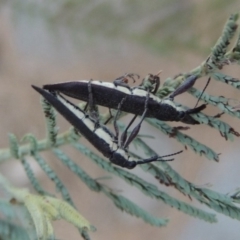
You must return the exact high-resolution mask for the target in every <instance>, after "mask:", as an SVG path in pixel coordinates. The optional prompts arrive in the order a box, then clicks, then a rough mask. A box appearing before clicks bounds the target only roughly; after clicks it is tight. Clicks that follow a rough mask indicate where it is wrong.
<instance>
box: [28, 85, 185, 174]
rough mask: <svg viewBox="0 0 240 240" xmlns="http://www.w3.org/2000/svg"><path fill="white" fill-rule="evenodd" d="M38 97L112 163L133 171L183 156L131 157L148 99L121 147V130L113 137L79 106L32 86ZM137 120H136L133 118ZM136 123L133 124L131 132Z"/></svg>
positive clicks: (58, 95)
mask: <svg viewBox="0 0 240 240" xmlns="http://www.w3.org/2000/svg"><path fill="white" fill-rule="evenodd" d="M32 87H33V88H34V89H35V90H36V91H37V92H38V93H40V94H41V95H42V96H43V97H44V98H45V99H46V100H47V101H48V102H49V103H50V104H51V105H52V106H53V107H54V108H55V109H56V110H57V111H58V112H59V113H60V114H61V115H62V116H63V117H64V118H65V119H66V120H67V121H68V122H69V123H70V124H71V125H73V126H74V127H75V129H77V131H79V132H80V134H82V135H83V136H84V137H85V138H86V139H87V140H88V141H89V142H90V143H91V144H92V145H93V146H94V147H95V148H96V149H98V150H99V151H100V152H101V153H102V154H103V155H104V156H105V157H107V158H108V159H109V160H110V161H111V162H112V163H114V164H116V165H118V166H121V167H124V168H128V169H132V168H134V167H135V166H137V165H139V164H145V163H150V162H156V161H172V160H173V159H166V160H164V159H163V158H164V157H169V156H173V155H176V154H179V153H181V152H182V151H179V152H177V153H173V154H169V155H165V156H162V157H161V156H152V157H150V158H146V159H136V158H133V157H131V156H130V155H129V154H128V151H127V148H128V146H129V144H130V143H131V141H132V140H133V139H134V138H135V137H136V136H137V134H138V132H139V130H140V126H141V123H142V121H143V119H144V117H145V114H146V112H147V105H148V100H149V98H148V97H147V98H146V101H145V104H144V111H143V114H142V117H141V120H140V122H139V124H138V125H137V126H136V127H135V128H134V129H133V131H132V133H131V134H130V135H129V137H128V138H127V137H126V135H127V131H124V132H123V135H124V136H122V137H121V141H120V143H118V141H117V140H118V130H116V135H114V134H113V133H112V132H111V131H110V130H109V129H108V128H107V127H106V126H105V125H102V124H101V123H100V122H99V121H98V120H96V119H94V118H92V117H91V116H90V115H88V114H86V113H85V112H84V111H83V110H81V109H80V108H78V107H77V106H76V105H74V104H73V103H71V102H70V101H68V100H67V99H65V98H64V97H63V96H61V95H60V94H58V93H55V92H49V91H47V90H44V89H41V88H39V87H36V86H32ZM124 101H125V100H122V101H120V104H118V113H117V115H118V114H119V111H120V108H121V106H122V104H123V102H124ZM134 118H135V117H134ZM116 119H117V117H115V119H114V126H115V129H116V128H117V124H116ZM132 122H133V121H131V122H130V124H129V125H128V127H127V128H126V129H128V128H129V127H130V125H131V124H132Z"/></svg>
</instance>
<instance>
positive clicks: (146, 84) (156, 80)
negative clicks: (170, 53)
mask: <svg viewBox="0 0 240 240" xmlns="http://www.w3.org/2000/svg"><path fill="white" fill-rule="evenodd" d="M159 74H160V72H159V73H157V74H156V75H154V74H151V73H149V74H148V75H147V76H146V77H145V78H143V80H142V83H141V84H140V86H141V87H142V88H143V89H145V90H146V91H149V92H150V93H152V94H155V93H156V92H157V90H158V88H159V86H160V77H159Z"/></svg>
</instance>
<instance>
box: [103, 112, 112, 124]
mask: <svg viewBox="0 0 240 240" xmlns="http://www.w3.org/2000/svg"><path fill="white" fill-rule="evenodd" d="M108 111H109V118H108V119H107V120H106V121H105V122H104V123H103V124H104V125H106V124H108V123H109V121H110V120H111V119H112V118H113V115H112V111H111V109H110V108H109V109H108Z"/></svg>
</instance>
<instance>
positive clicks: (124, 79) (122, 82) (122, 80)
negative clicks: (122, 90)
mask: <svg viewBox="0 0 240 240" xmlns="http://www.w3.org/2000/svg"><path fill="white" fill-rule="evenodd" d="M134 76H137V78H140V76H139V75H138V74H136V73H126V74H124V75H123V76H121V77H118V78H116V79H115V80H114V81H113V83H114V85H115V86H122V87H127V88H130V86H129V85H128V78H131V79H132V80H133V82H134V83H135V82H136V80H135V78H134Z"/></svg>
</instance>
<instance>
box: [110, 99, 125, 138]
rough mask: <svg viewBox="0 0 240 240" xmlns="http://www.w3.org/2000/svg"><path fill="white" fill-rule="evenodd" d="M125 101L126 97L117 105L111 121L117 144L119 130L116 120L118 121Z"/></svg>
mask: <svg viewBox="0 0 240 240" xmlns="http://www.w3.org/2000/svg"><path fill="white" fill-rule="evenodd" d="M125 100H126V97H125V98H122V100H121V102H120V103H119V104H118V108H117V113H116V115H115V117H114V120H113V126H114V130H115V133H116V134H115V140H116V141H117V142H118V137H119V128H118V125H117V120H118V117H119V115H120V113H121V106H122V104H123V103H124V101H125Z"/></svg>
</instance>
